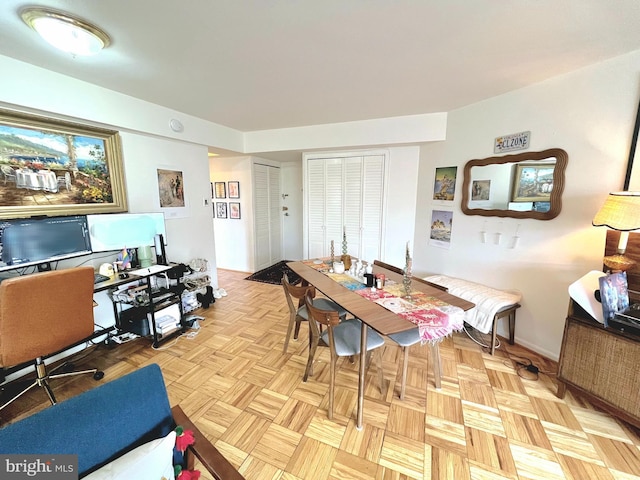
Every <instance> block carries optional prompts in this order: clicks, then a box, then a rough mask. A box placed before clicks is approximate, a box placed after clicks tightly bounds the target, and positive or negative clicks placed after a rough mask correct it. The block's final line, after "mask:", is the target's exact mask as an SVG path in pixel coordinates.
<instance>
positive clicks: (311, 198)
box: [307, 159, 328, 258]
mask: <svg viewBox="0 0 640 480" xmlns="http://www.w3.org/2000/svg"><path fill="white" fill-rule="evenodd" d="M324 171H325V168H324V160H322V159H312V160H309V161H308V162H307V210H308V213H307V235H308V244H307V248H308V251H309V253H308V255H309V258H316V257H324V256H326V255H328V254H325V243H326V242H325V224H324V217H325V194H324V189H325V183H326V182H325V176H324Z"/></svg>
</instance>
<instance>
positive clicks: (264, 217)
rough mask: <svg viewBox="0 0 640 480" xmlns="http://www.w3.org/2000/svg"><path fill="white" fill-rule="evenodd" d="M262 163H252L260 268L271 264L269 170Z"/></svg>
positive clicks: (257, 256)
mask: <svg viewBox="0 0 640 480" xmlns="http://www.w3.org/2000/svg"><path fill="white" fill-rule="evenodd" d="M267 168H268V167H266V166H264V165H254V168H253V174H254V176H253V178H254V190H255V191H254V195H255V219H254V225H255V226H254V228H255V230H256V233H255V238H256V247H255V251H256V266H255V269H256V271H257V270H261V269H263V268H266V267H268V266H269V265H271V263H269V262H270V261H271V247H270V232H269V171H268V170H267Z"/></svg>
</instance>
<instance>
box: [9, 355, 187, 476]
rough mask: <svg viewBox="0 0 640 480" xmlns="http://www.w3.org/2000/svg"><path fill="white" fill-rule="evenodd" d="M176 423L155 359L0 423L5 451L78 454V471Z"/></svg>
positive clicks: (86, 470)
mask: <svg viewBox="0 0 640 480" xmlns="http://www.w3.org/2000/svg"><path fill="white" fill-rule="evenodd" d="M174 428H175V425H174V422H173V417H172V415H171V407H170V405H169V399H168V397H167V391H166V387H165V384H164V379H163V377H162V372H161V371H160V367H159V366H158V365H156V364H152V365H149V366H146V367H143V368H141V369H139V370H136V371H135V372H132V373H130V374H128V375H125V376H123V377H121V378H118V379H116V380H113V381H111V382H108V383H105V384H103V385H101V386H99V387H96V388H94V389H92V390H89V391H87V392H83V393H81V394H80V395H78V396H76V397H73V398H70V399H68V400H65V401H63V402H60V403H58V404H56V405H52V406H51V407H48V408H46V409H44V410H42V411H40V412H38V413H35V414H34V415H31V416H30V417H27V418H24V419H22V420H20V421H18V422H15V423H12V424H10V425H7V426H6V427H4V428H2V429H0V451H1V452H2V453H5V454H58V455H59V454H76V455H78V470H79V473H80V475H84V474H86V473H89V472H91V471H93V470H95V469H97V468H99V467H100V466H102V465H104V464H105V463H107V462H109V461H111V460H113V459H114V458H116V457H119V456H120V455H122V454H124V453H125V452H127V451H129V450H131V449H132V448H135V447H137V446H139V445H142V444H143V443H146V442H148V441H150V440H153V439H155V438H160V437H163V436H165V435H167V434H168V433H169V432H170V431H171V430H173V429H174Z"/></svg>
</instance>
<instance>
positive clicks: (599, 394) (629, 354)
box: [557, 300, 640, 428]
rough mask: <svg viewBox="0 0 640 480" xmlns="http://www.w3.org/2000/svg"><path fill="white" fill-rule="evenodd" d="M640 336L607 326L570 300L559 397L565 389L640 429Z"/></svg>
mask: <svg viewBox="0 0 640 480" xmlns="http://www.w3.org/2000/svg"><path fill="white" fill-rule="evenodd" d="M638 365H640V336H636V335H633V334H631V333H628V332H622V331H620V330H616V329H615V328H611V327H607V328H605V327H604V325H602V324H600V323H598V322H597V321H596V320H594V319H593V318H591V316H590V315H589V314H588V313H587V312H586V311H584V310H583V309H582V307H580V305H578V304H577V303H575V302H574V301H573V300H570V301H569V312H568V315H567V319H566V323H565V327H564V335H563V338H562V348H561V350H560V360H559V362H558V393H557V395H558V397H559V398H564V396H565V393H566V389H567V387H569V388H571V389H575V390H577V391H578V392H580V393H581V394H582V395H584V397H585V398H586V399H587V400H589V401H590V402H591V403H593V404H594V405H595V406H597V407H599V408H601V409H603V410H605V411H607V412H609V413H611V414H612V415H614V416H617V417H619V418H620V419H622V420H624V421H625V422H628V423H630V424H632V425H635V426H636V427H639V428H640V402H638V392H639V391H640V369H638Z"/></svg>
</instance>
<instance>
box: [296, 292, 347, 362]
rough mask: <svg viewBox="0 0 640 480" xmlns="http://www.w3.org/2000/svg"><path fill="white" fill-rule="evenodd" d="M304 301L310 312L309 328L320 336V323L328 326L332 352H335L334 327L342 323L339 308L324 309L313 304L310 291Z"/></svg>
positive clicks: (313, 333) (313, 334)
mask: <svg viewBox="0 0 640 480" xmlns="http://www.w3.org/2000/svg"><path fill="white" fill-rule="evenodd" d="M304 303H305V305H306V306H307V312H308V313H309V329H310V330H311V335H312V336H315V337H317V338H320V334H321V331H322V330H321V328H319V327H318V324H320V325H321V326H324V327H327V330H328V335H329V346H330V347H331V352H332V354H333V353H335V350H336V347H335V342H334V338H333V327H335V326H336V325H338V324H339V323H340V314H339V313H338V311H337V310H322V309H320V308H316V307H315V306H314V305H313V296H311V294H310V292H309V293H307V294H306V295H305V297H304Z"/></svg>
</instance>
